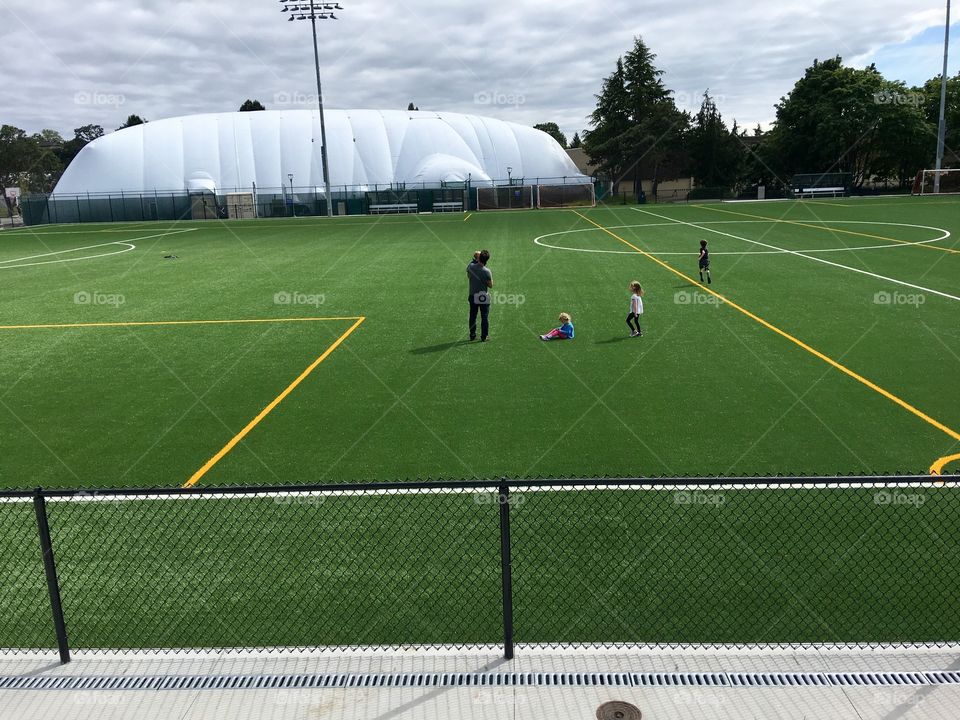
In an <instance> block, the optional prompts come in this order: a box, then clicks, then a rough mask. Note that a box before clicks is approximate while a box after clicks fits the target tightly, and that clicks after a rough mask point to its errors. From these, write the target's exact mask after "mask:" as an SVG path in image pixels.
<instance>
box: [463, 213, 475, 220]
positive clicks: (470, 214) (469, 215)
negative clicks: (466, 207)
mask: <svg viewBox="0 0 960 720" xmlns="http://www.w3.org/2000/svg"><path fill="white" fill-rule="evenodd" d="M471 217H473V213H467V216H466V217H465V218H464V219H463V221H464V222H466V221H467V220H469V219H470V218H471Z"/></svg>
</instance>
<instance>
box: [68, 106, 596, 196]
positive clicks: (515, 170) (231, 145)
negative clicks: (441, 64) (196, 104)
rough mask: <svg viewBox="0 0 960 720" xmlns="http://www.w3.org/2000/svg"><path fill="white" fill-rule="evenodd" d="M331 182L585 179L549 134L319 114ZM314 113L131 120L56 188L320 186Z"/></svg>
mask: <svg viewBox="0 0 960 720" xmlns="http://www.w3.org/2000/svg"><path fill="white" fill-rule="evenodd" d="M326 123H327V144H328V150H327V152H328V155H329V162H330V184H331V185H332V186H334V189H336V186H341V187H342V186H344V185H351V186H363V187H369V188H372V187H373V186H374V185H386V184H391V183H427V184H428V185H439V184H440V183H441V182H462V181H465V180H467V179H468V178H469V179H471V180H472V182H473V183H474V184H476V185H483V184H489V183H490V182H491V181H496V180H506V179H507V177H508V170H507V168H511V170H510V174H511V175H512V177H513V178H524V179H525V180H526V181H527V182H531V183H532V182H536V179H537V178H540V179H543V180H545V181H547V182H551V181H553V182H562V180H561V178H566V182H568V183H571V182H573V183H588V182H591V180H590V178H588V177H586V176H585V175H582V174H581V173H580V172H579V171H578V170H577V168H576V166H575V165H574V164H573V162H572V161H571V160H570V158H569V157H568V156H567V153H566V152H565V151H564V150H563V148H561V147H560V145H559V144H558V143H557V142H556V141H555V140H554V139H553V138H552V137H551V136H549V135H547V134H546V133H544V132H541V131H539V130H535V129H533V128H531V127H526V126H524V125H518V124H516V123H511V122H504V121H502V120H494V119H491V118H484V117H477V116H474V115H461V114H458V113H437V112H423V111H418V112H406V111H395V110H328V111H327V112H326ZM320 157H321V156H320V114H319V112H318V111H315V110H314V111H311V110H283V111H280V110H274V111H270V110H267V111H260V112H237V113H218V114H205V115H190V116H185V117H176V118H170V119H167V120H157V121H153V122H150V123H147V124H145V125H135V126H134V127H130V128H125V129H123V130H119V131H117V132H114V133H111V134H109V135H105V136H104V137H102V138H98V139H97V140H94V141H93V142H91V143H90V144H88V145H87V146H86V147H85V148H84V149H83V150H82V151H81V152H80V154H79V155H77V157H76V158H75V159H74V161H73V162H72V163H71V164H70V166H69V167H68V168H67V170H66V172H65V173H64V174H63V177H62V178H61V179H60V182H59V183H57V187H56V189H55V190H54V193H55V194H74V193H114V192H118V191H124V192H132V193H148V192H154V191H175V190H209V191H229V190H232V189H235V188H236V189H248V188H250V187H252V185H253V184H254V183H256V186H257V188H258V189H261V188H262V189H264V190H267V189H270V188H279V187H281V186H287V187H289V185H290V179H289V175H293V184H294V185H295V186H296V187H298V188H303V187H309V188H318V189H321V190H322V188H323V165H322V163H321V160H320Z"/></svg>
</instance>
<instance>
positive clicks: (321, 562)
mask: <svg viewBox="0 0 960 720" xmlns="http://www.w3.org/2000/svg"><path fill="white" fill-rule="evenodd" d="M958 480H960V478H957V477H950V478H946V477H945V478H942V479H941V480H940V481H939V482H934V480H933V479H931V478H919V477H918V478H898V479H895V480H894V479H889V478H854V479H843V480H830V481H825V480H803V479H797V480H790V481H787V480H779V479H765V480H745V479H740V480H726V481H722V480H718V481H711V482H700V481H695V480H659V481H658V480H617V481H613V480H609V481H604V480H594V481H580V482H582V483H589V484H580V485H573V484H570V481H510V482H507V481H502V483H493V482H490V483H480V482H476V483H406V484H402V485H392V486H391V485H388V484H373V485H349V486H343V485H341V486H322V487H310V488H297V489H296V490H292V489H276V488H274V489H270V490H268V489H266V488H235V489H226V488H223V489H210V490H205V491H193V490H159V491H122V490H112V491H100V492H92V493H91V492H80V491H57V492H45V493H43V497H44V498H45V501H46V515H45V516H46V517H47V518H48V521H49V528H50V539H51V544H52V547H53V550H54V556H55V559H56V575H57V584H56V585H55V587H58V588H59V596H60V598H61V599H62V606H63V616H64V620H65V626H66V634H67V637H68V640H69V646H70V647H71V648H78V649H94V650H95V649H121V650H123V649H174V650H178V649H188V648H264V647H269V648H298V649H299V648H333V647H351V648H360V647H363V648H383V647H395V646H409V645H413V646H419V647H440V646H444V647H458V648H463V647H467V646H478V645H483V646H491V645H498V644H500V643H501V642H505V648H506V646H507V645H510V643H512V642H513V641H515V642H516V643H518V644H519V645H520V646H521V647H522V646H530V645H538V646H542V645H547V646H553V645H564V646H610V645H615V646H628V645H643V646H667V645H675V644H683V645H688V646H709V645H720V644H722V645H733V646H754V645H778V646H782V645H794V644H841V645H849V644H861V643H870V644H880V645H888V646H900V647H906V646H915V645H919V644H923V645H943V644H946V643H956V642H960V613H958V612H957V611H958V609H960V562H958V561H960V556H958V555H960V554H958V540H960V487H958V486H957V481H958ZM505 487H509V488H510V491H509V502H508V503H506V504H503V503H501V496H500V495H499V490H498V488H505ZM39 527H40V526H39V525H38V523H37V517H36V513H35V507H34V503H33V496H32V494H31V493H22V494H17V493H3V494H2V497H0V580H2V588H3V592H2V595H0V648H3V649H6V650H14V651H16V650H25V649H47V648H50V649H55V648H56V647H57V644H56V635H55V632H54V623H53V621H52V618H53V612H52V605H51V597H50V595H49V594H48V587H47V583H46V579H45V575H44V563H43V557H42V554H41V550H40V537H41V536H40V530H39ZM505 528H509V536H510V542H509V543H508V544H505V545H502V544H501V543H502V540H504V539H505V538H506V537H507V533H505V532H502V531H503V530H504V529H505ZM505 548H507V549H509V552H510V554H511V555H512V563H505V562H504V559H505V557H506V555H501V552H502V550H504V549H505ZM507 573H509V574H510V575H512V588H513V589H512V593H508V594H506V595H505V594H503V592H502V589H503V587H504V586H505V585H508V584H509V583H506V582H505V578H506V577H507ZM510 620H512V625H513V629H514V632H513V635H512V636H511V637H509V638H507V640H505V639H504V632H505V628H507V627H509V626H510Z"/></svg>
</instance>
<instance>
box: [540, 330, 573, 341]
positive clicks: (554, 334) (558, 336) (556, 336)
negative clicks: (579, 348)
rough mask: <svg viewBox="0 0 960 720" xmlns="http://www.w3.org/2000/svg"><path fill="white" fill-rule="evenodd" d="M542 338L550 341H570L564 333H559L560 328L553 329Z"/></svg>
mask: <svg viewBox="0 0 960 720" xmlns="http://www.w3.org/2000/svg"><path fill="white" fill-rule="evenodd" d="M544 337H546V338H548V339H550V340H569V339H570V338H569V336H568V335H567V334H566V333H564V332H561V331H560V328H554V329H553V330H551V331H550V332H548V333H547V334H546V335H545V336H544Z"/></svg>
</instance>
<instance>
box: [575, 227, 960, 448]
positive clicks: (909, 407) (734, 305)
mask: <svg viewBox="0 0 960 720" xmlns="http://www.w3.org/2000/svg"><path fill="white" fill-rule="evenodd" d="M574 212H575V213H576V214H577V215H579V216H580V217H582V218H583V219H584V220H586V221H587V222H588V223H590V224H591V225H594V226H596V227H598V228H600V229H601V230H603V231H604V232H605V233H607V234H608V235H610V236H612V237H614V238H616V239H617V240H619V241H620V242H622V243H623V244H624V245H626V246H627V247H629V248H632V249H633V250H635V251H636V252H638V253H640V254H641V255H643V256H645V257H647V258H649V259H650V260H653V261H654V262H655V263H657V264H658V265H660V266H661V267H663V268H665V269H667V270H669V271H670V272H672V273H673V274H674V275H676V276H678V277H680V278H683V279H684V280H686V281H687V282H688V283H690V284H691V285H695V286H696V287H698V288H700V289H701V290H703V291H704V292H705V293H709V294H710V295H713V296H714V297H715V298H717V299H719V300H722V301H723V302H724V303H726V304H727V305H729V306H730V307H732V308H733V309H734V310H737V311H738V312H741V313H743V314H744V315H746V316H747V317H748V318H750V319H751V320H753V321H755V322H757V323H759V324H760V325H763V327H765V328H767V329H768V330H771V331H773V332H775V333H776V334H777V335H780V336H781V337H783V338H785V339H787V340H789V341H790V342H792V343H793V344H794V345H796V346H798V347H800V348H802V349H804V350H806V351H807V352H808V353H810V354H811V355H813V356H814V357H817V358H819V359H820V360H823V362H825V363H827V364H828V365H830V366H832V367H834V368H836V369H837V370H839V371H840V372H842V373H844V374H845V375H848V376H849V377H851V378H853V379H854V380H856V381H857V382H859V383H861V384H862V385H866V386H867V387H868V388H870V389H871V390H873V391H874V392H876V393H879V394H880V395H882V396H883V397H885V398H887V400H890V401H892V402H894V403H896V404H897V405H899V406H900V407H902V408H903V409H904V410H907V411H908V412H910V413H912V414H913V415H915V416H916V417H918V418H920V419H921V420H923V421H924V422H926V423H928V424H929V425H932V426H933V427H935V428H936V429H937V430H940V431H941V432H943V433H945V434H946V435H949V436H950V437H951V438H953V439H954V440H958V441H960V433H958V432H957V431H956V430H952V429H951V428H949V427H947V426H946V425H944V424H943V423H942V422H940V421H938V420H935V419H934V418H932V417H930V416H929V415H927V414H926V413H925V412H923V411H922V410H919V409H917V408H916V407H914V406H913V405H911V404H910V403H908V402H907V401H906V400H902V399H901V398H899V397H897V396H896V395H894V394H893V393H892V392H890V391H889V390H885V389H884V388H882V387H880V386H879V385H877V384H876V383H874V382H871V381H870V380H867V378H865V377H863V376H862V375H860V374H859V373H856V372H854V371H853V370H851V369H850V368H848V367H847V366H846V365H843V364H841V363H839V362H837V361H836V360H834V359H833V358H831V357H829V356H827V355H824V354H823V353H822V352H820V351H819V350H817V349H816V348H813V347H811V346H810V345H808V344H807V343H805V342H804V341H803V340H800V339H799V338H796V337H794V336H793V335H791V334H790V333H788V332H787V331H786V330H781V329H780V328H778V327H777V326H776V325H773V324H771V323H769V322H767V321H766V320H764V319H763V318H762V317H760V316H758V315H755V314H754V313H752V312H750V311H749V310H747V309H746V308H744V307H742V306H740V305H738V304H737V303H735V302H733V301H732V300H730V299H728V298H726V297H725V296H723V295H721V294H720V293H718V292H715V291H713V290H712V289H711V288H710V287H709V286H707V285H703V284H702V283H698V282H697V281H696V280H694V279H693V278H692V277H690V276H689V275H686V274H685V273H683V272H681V271H680V270H677V269H676V268H674V267H673V266H672V265H669V264H667V263H666V262H664V261H663V260H661V259H660V258H658V257H656V256H654V255H651V254H650V253H648V252H646V251H645V250H641V249H640V248H638V247H637V246H636V245H634V244H633V243H631V242H630V241H628V240H624V239H623V238H622V237H620V236H619V235H617V234H616V233H615V232H613V231H612V230H609V229H607V228H605V227H604V226H603V225H600V224H599V223H596V222H594V221H593V220H591V219H590V218H588V217H587V216H586V215H583V214H581V213H580V212H577V211H576V210H574Z"/></svg>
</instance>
